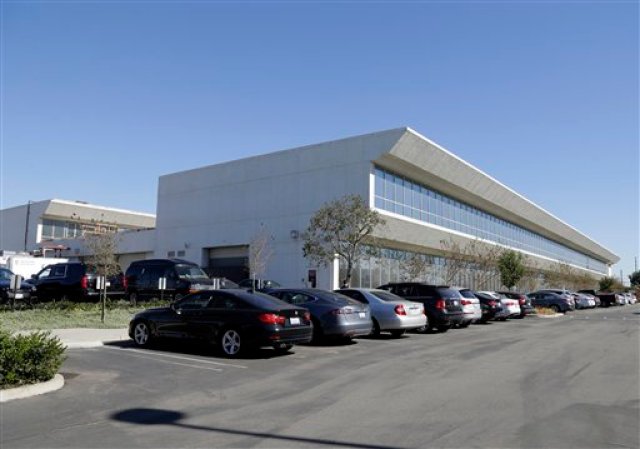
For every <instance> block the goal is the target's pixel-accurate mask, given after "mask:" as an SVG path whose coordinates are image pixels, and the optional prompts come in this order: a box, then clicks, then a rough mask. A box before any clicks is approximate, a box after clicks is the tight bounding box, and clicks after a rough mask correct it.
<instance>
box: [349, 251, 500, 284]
mask: <svg viewBox="0 0 640 449" xmlns="http://www.w3.org/2000/svg"><path fill="white" fill-rule="evenodd" d="M415 257H418V258H422V259H423V260H424V262H425V265H424V269H422V270H420V273H413V274H412V273H411V271H412V269H411V267H410V265H412V264H411V262H410V261H411V260H412V258H415ZM346 274H347V269H346V264H345V263H344V261H343V260H342V259H340V279H345V278H346ZM403 281H421V282H427V283H429V284H434V285H443V284H450V285H459V286H466V287H469V288H472V289H480V290H498V289H499V288H500V287H501V282H500V275H499V273H498V272H497V271H485V270H481V269H473V268H467V269H461V270H455V272H454V273H451V272H449V271H448V268H447V260H446V259H445V258H444V257H439V256H430V255H425V254H417V253H413V252H409V251H402V250H395V249H386V248H385V249H382V251H380V253H379V254H378V255H377V256H370V257H368V258H363V259H359V260H358V261H357V262H356V263H355V265H354V267H353V271H352V273H351V287H360V288H376V287H378V286H381V285H384V284H387V283H389V282H403Z"/></svg>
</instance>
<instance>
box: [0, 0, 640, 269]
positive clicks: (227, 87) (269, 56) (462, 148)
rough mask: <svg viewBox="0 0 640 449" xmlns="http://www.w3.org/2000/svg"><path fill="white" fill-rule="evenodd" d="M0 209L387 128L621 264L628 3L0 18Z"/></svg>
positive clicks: (226, 5)
mask: <svg viewBox="0 0 640 449" xmlns="http://www.w3.org/2000/svg"><path fill="white" fill-rule="evenodd" d="M1 8H2V10H1V12H2V23H1V25H2V27H1V28H2V60H1V63H2V64H1V66H2V67H1V71H2V72H1V73H2V86H1V87H2V101H1V106H2V109H1V111H0V112H1V114H2V116H1V123H2V133H1V144H2V148H1V157H0V162H1V167H0V170H1V172H0V175H1V182H0V189H1V190H0V208H6V207H11V206H15V205H19V204H24V203H26V202H27V201H28V200H42V199H47V198H61V199H69V200H75V199H78V200H85V201H89V202H91V203H95V204H101V205H105V206H112V207H120V208H126V209H133V210H140V211H146V212H152V213H155V207H156V189H157V180H158V177H159V176H160V175H163V174H167V173H172V172H176V171H180V170H185V169H190V168H196V167H200V166H203V165H209V164H214V163H218V162H221V161H226V160H231V159H237V158H241V157H245V156H250V155H255V154H261V153H267V152H271V151H275V150H280V149H286V148H292V147H295V146H300V145H304V144H311V143H316V142H321V141H325V140H332V139H336V138H341V137H347V136H351V135H357V134H363V133H367V132H373V131H378V130H382V129H389V128H395V127H399V126H410V127H412V128H413V129H415V130H416V131H418V132H420V133H421V134H423V135H425V136H426V137H428V138H430V139H432V140H434V141H435V142H437V143H439V144H440V145H442V146H444V147H445V148H447V149H448V150H450V151H452V152H453V153H455V154H457V155H458V156H460V157H462V158H463V159H465V160H467V161H469V162H470V163H472V164H474V165H475V166H476V167H478V168H480V169H481V170H483V171H485V172H486V173H488V174H490V175H491V176H493V177H495V178H497V179H498V180H500V181H501V182H503V183H504V184H506V185H508V186H509V187H511V188H513V189H514V190H516V191H517V192H519V193H521V194H523V195H524V196H525V197H527V198H529V199H530V200H532V201H534V202H536V203H537V204H539V205H540V206H542V207H543V208H544V209H546V210H548V211H550V212H551V213H553V214H554V215H556V216H557V217H559V218H561V219H563V220H564V221H566V222H568V223H569V224H571V225H572V226H574V227H576V228H577V229H578V230H580V231H582V232H583V233H585V234H587V235H588V236H590V237H591V238H593V239H595V240H596V241H597V242H599V243H601V244H603V245H604V246H605V247H607V248H609V249H610V250H612V251H614V252H615V253H617V254H618V255H620V256H621V257H622V261H621V263H620V264H618V265H616V267H615V274H616V275H619V272H620V269H622V270H623V271H624V275H625V278H626V275H628V274H629V273H630V272H631V271H633V269H634V257H635V256H638V255H640V254H639V253H640V249H639V246H640V243H639V234H640V232H639V214H640V212H639V189H640V186H639V171H640V161H639V146H640V142H639V130H638V129H639V118H640V117H639V112H638V111H639V75H638V67H639V58H638V53H639V52H638V41H639V37H640V36H639V26H638V22H639V10H638V2H636V1H626V2H616V1H603V2H597V1H596V2H594V1H589V2H580V1H572V2H560V1H559V2H543V1H528V2H518V1H509V2H501V1H490V2H474V1H464V2H365V1H351V2H338V1H331V2H258V1H255V2H213V1H209V2H208V1H191V2H171V1H159V2H151V1H149V2H147V1H137V2H116V1H102V2H93V1H85V2H73V1H67V2H55V1H48V2H44V1H43V2H37V1H32V2H21V1H16V2H12V1H6V0H5V1H4V2H2V7H1Z"/></svg>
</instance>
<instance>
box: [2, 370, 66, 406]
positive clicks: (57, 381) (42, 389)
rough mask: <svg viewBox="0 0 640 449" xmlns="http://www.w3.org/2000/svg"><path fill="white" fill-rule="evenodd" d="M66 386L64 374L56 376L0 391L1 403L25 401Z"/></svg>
mask: <svg viewBox="0 0 640 449" xmlns="http://www.w3.org/2000/svg"><path fill="white" fill-rule="evenodd" d="M63 386H64V377H62V374H56V375H55V376H54V377H53V379H51V380H48V381H46V382H41V383H38V384H32V385H23V386H20V387H16V388H9V389H7V390H0V403H1V402H9V401H13V400H14V399H24V398H29V397H31V396H37V395H40V394H45V393H50V392H52V391H56V390H59V389H61V388H62V387H63Z"/></svg>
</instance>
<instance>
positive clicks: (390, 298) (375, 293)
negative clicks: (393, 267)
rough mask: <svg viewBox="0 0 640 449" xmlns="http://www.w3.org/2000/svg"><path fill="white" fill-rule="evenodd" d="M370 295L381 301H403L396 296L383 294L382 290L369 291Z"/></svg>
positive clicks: (389, 293) (387, 293) (388, 293)
mask: <svg viewBox="0 0 640 449" xmlns="http://www.w3.org/2000/svg"><path fill="white" fill-rule="evenodd" d="M370 293H371V294H372V295H373V296H375V297H377V298H380V299H382V300H383V301H398V300H402V299H403V298H401V297H400V296H398V295H394V294H393V293H391V292H385V291H382V290H374V291H371V292H370Z"/></svg>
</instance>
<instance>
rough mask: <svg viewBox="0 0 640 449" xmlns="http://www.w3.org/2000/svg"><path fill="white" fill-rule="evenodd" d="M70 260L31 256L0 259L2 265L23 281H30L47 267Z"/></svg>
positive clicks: (13, 256)
mask: <svg viewBox="0 0 640 449" xmlns="http://www.w3.org/2000/svg"><path fill="white" fill-rule="evenodd" d="M68 261H69V259H65V258H61V257H33V256H29V255H11V256H5V257H2V258H0V265H4V266H5V267H6V268H8V269H10V270H11V271H12V272H13V273H14V274H19V275H20V276H22V277H23V279H30V278H31V275H33V274H36V273H38V272H39V271H40V270H42V269H43V268H44V267H46V266H47V265H53V264H56V263H64V262H68Z"/></svg>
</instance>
